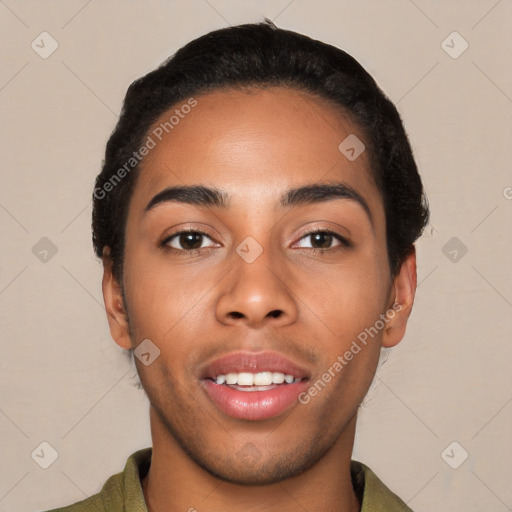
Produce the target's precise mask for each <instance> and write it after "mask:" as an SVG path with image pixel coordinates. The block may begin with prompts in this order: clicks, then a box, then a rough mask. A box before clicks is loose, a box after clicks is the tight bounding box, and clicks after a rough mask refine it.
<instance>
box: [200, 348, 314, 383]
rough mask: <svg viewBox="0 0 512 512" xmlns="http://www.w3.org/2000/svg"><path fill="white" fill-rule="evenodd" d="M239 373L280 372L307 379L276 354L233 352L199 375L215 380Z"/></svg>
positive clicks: (297, 367)
mask: <svg viewBox="0 0 512 512" xmlns="http://www.w3.org/2000/svg"><path fill="white" fill-rule="evenodd" d="M239 372H251V373H258V372H281V373H285V374H289V375H293V376H294V377H295V378H296V379H297V378H298V379H304V378H307V377H309V375H308V373H307V372H306V370H304V369H303V368H301V367H300V366H298V365H296V364H294V363H292V362H291V361H290V360H289V359H287V358H285V357H283V356H281V355H280V354H278V353H276V352H243V351H240V352H235V353H232V354H228V355H226V356H224V357H220V358H219V359H216V360H215V361H213V362H212V363H210V364H209V365H208V366H207V367H206V368H205V369H204V370H203V372H202V373H201V375H200V378H202V379H215V377H217V375H225V374H226V373H239Z"/></svg>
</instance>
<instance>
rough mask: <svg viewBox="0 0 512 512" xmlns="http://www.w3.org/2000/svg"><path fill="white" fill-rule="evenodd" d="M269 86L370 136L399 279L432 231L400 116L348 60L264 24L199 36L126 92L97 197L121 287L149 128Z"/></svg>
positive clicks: (98, 219) (100, 244)
mask: <svg viewBox="0 0 512 512" xmlns="http://www.w3.org/2000/svg"><path fill="white" fill-rule="evenodd" d="M270 86H283V87H290V88H294V89H297V90H301V91H306V92H309V93H312V94H314V95H316V96H319V97H321V98H323V99H327V100H330V102H331V103H332V104H333V105H335V106H337V107H339V108H340V110H341V111H342V112H344V114H345V115H347V116H349V118H350V119H351V120H353V121H355V122H356V124H357V125H358V126H359V127H360V128H361V129H362V130H363V132H364V134H365V137H366V139H365V145H366V150H367V151H368V154H369V156H370V163H371V164H370V167H371V172H372V176H373V178H374V180H375V183H376V185H377V187H378V189H379V191H380V193H381V195H382V198H383V203H384V209H385V215H386V237H387V250H388V259H389V266H390V272H391V274H392V275H395V274H396V273H397V272H398V270H399V268H400V265H401V263H402V262H403V260H404V258H405V257H406V256H407V255H408V254H409V253H410V252H411V251H412V250H413V248H414V246H413V243H414V242H415V241H416V239H417V238H418V237H419V236H420V235H421V233H422V231H423V229H424V228H425V226H426V224H427V222H428V218H429V209H428V204H427V199H426V196H425V193H424V191H423V185H422V182H421V178H420V176H419V174H418V170H417V167H416V163H415V161H414V157H413V154H412V149H411V146H410V144H409V140H408V138H407V135H406V133H405V130H404V127H403V125H402V121H401V119H400V115H399V114H398V112H397V109H396V108H395V106H394V105H393V103H392V102H391V101H390V100H389V99H388V98H387V96H386V95H385V94H384V93H383V92H382V91H381V89H380V88H379V87H378V86H377V84H376V82H375V80H374V79H373V78H372V77H371V76H370V75H369V74H368V73H367V72H366V70H365V69H364V68H363V67H362V66H361V65H360V64H359V63H358V62H357V61H356V60H355V59H354V58H353V57H351V56H350V55H348V54H347V53H346V52H344V51H343V50H340V49H339V48H336V47H334V46H331V45H328V44H326V43H323V42H321V41H317V40H314V39H311V38H309V37H307V36H304V35H302V34H298V33H296V32H292V31H290V30H284V29H280V28H277V27H276V26H275V25H274V24H273V23H272V22H271V21H269V20H265V22H262V23H254V24H245V25H238V26H233V27H229V28H223V29H220V30H216V31H213V32H210V33H208V34H206V35H204V36H201V37H199V38H197V39H195V40H193V41H191V42H190V43H188V44H186V45H185V46H184V47H182V48H181V49H180V50H178V51H177V52H176V53H175V54H174V55H173V56H172V57H170V58H169V59H168V60H166V61H165V62H164V63H163V64H161V65H160V66H159V67H158V68H157V69H155V70H154V71H151V72H150V73H148V74H147V75H145V76H143V77H142V78H139V79H138V80H135V81H134V82H133V83H132V84H131V85H130V87H129V88H128V91H127V93H126V98H125V100H124V104H123V108H122V111H121V115H120V117H119V121H118V123H117V125H116V127H115V129H114V131H113V132H112V135H111V136H110V139H109V140H108V143H107V146H106V152H105V159H104V161H103V167H102V170H101V172H100V174H99V175H98V176H97V178H96V184H95V189H94V193H93V215H92V231H93V245H94V249H95V252H96V254H97V256H98V257H101V256H102V255H103V249H104V247H105V246H108V247H109V248H110V258H111V259H112V262H113V271H114V276H115V277H116V278H117V279H118V280H119V281H121V279H122V270H123V259H124V258H123V256H124V241H125V229H126V219H127V214H128V208H129V203H130V199H131V196H132V194H133V190H134V184H135V182H136V177H137V174H138V173H137V171H138V169H139V167H140V164H139V160H138V159H139V158H140V155H138V153H137V150H138V149H139V148H141V147H142V146H143V144H144V141H145V139H146V137H147V135H148V132H149V130H150V128H151V127H152V125H153V124H154V123H155V122H156V121H157V119H158V118H159V117H160V116H161V115H162V114H164V113H165V112H166V111H168V110H169V109H170V108H171V107H173V106H175V105H176V104H177V103H179V102H181V101H184V100H186V99H189V100H190V98H191V97H192V96H193V95H198V94H202V93H207V92H210V91H215V90H221V89H244V88H247V87H270ZM340 142H341V140H340ZM198 144H200V141H198ZM135 154H137V159H135V157H134V155H135ZM128 162H130V165H128V166H127V163H128ZM122 169H124V172H123V171H122Z"/></svg>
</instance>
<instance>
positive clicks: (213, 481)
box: [142, 407, 360, 512]
mask: <svg viewBox="0 0 512 512" xmlns="http://www.w3.org/2000/svg"><path fill="white" fill-rule="evenodd" d="M150 419H151V435H152V439H153V454H152V459H151V467H150V469H149V472H148V474H147V475H146V477H145V478H144V479H143V480H142V489H143V492H144V497H145V500H146V504H147V507H148V511H149V512H166V511H169V510H183V511H189V512H194V511H195V512H197V511H199V512H200V511H202V510H208V512H226V511H231V510H243V509H244V508H246V509H247V510H251V511H253V512H259V511H262V512H263V511H264V512H274V511H275V512H277V511H279V512H288V511H290V512H291V511H293V512H296V511H297V510H298V509H299V510H322V511H325V512H357V511H359V510H360V503H359V502H358V499H357V497H356V494H355V492H354V489H353V487H352V480H351V475H350V457H351V453H352V447H353V442H354V435H355V423H356V417H355V416H354V417H353V418H352V419H351V420H350V421H349V423H348V424H347V425H346V427H345V429H344V431H343V432H342V434H341V435H340V437H339V438H338V440H337V441H336V443H335V444H334V446H332V447H331V449H330V450H329V451H328V452H327V453H326V454H325V455H324V456H323V457H322V459H320V460H319V461H318V462H317V463H316V464H315V465H314V466H313V467H311V468H309V469H308V470H306V471H304V472H303V473H301V474H300V475H298V476H295V477H292V478H288V479H286V480H282V481H281V482H278V483H275V484H270V485H258V486H245V485H237V484H232V483H229V482H225V481H223V480H220V479H218V478H216V477H214V476H212V475H211V474H209V473H208V472H207V471H205V470H204V469H203V468H201V467H200V466H198V465H197V464H196V463H195V462H194V461H193V460H191V459H190V457H189V456H188V455H187V454H186V453H185V452H184V451H183V450H182V449H181V447H180V446H179V444H178V443H177V442H176V440H175V439H174V438H172V436H170V434H169V433H168V431H167V429H166V428H165V427H164V426H163V425H162V423H161V422H160V420H159V418H158V415H157V414H156V413H155V411H154V410H153V408H152V407H151V411H150Z"/></svg>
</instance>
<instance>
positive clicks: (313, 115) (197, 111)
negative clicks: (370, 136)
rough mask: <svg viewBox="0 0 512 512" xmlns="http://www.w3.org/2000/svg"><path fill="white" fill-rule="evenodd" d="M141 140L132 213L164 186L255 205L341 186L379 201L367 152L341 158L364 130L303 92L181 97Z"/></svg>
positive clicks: (279, 89) (225, 92)
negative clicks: (287, 192) (147, 146)
mask: <svg viewBox="0 0 512 512" xmlns="http://www.w3.org/2000/svg"><path fill="white" fill-rule="evenodd" d="M190 105H193V107H190ZM148 137H149V138H151V140H152V143H154V147H153V148H152V149H151V151H150V152H149V154H148V155H147V156H146V157H145V159H144V161H143V163H142V166H141V170H140V174H139V177H138V179H137V186H136V189H135V193H134V197H133V202H134V203H138V202H140V204H139V207H143V204H142V202H143V201H144V200H148V198H150V196H152V195H154V194H155V193H158V192H159V191H160V190H162V189H164V188H165V187H169V186H171V185H188V184H205V185H213V186H215V187H217V188H222V189H225V190H226V191H228V192H229V195H230V196H232V198H233V200H234V201H235V202H236V201H240V202H241V201H248V200H253V201H256V202H258V203H259V204H260V205H261V204H262V203H263V202H267V201H268V202H269V204H270V203H272V202H273V201H276V200H277V197H278V195H280V193H281V191H282V190H283V189H288V188H293V187H296V186H300V185H304V184H309V183H318V182H332V181H343V182H347V183H348V184H349V185H350V186H352V187H353V188H355V189H356V190H360V191H364V193H365V195H366V196H370V197H367V199H368V202H370V203H371V202H377V203H378V202H379V201H380V195H379V193H378V191H377V189H376V187H375V185H374V181H373V178H372V175H371V172H370V166H369V156H368V155H367V153H366V151H363V152H362V153H361V154H360V155H359V156H358V157H357V158H356V159H352V158H348V157H347V156H353V153H350V152H349V153H347V152H346V149H347V144H345V143H344V141H346V140H348V141H349V144H348V149H349V150H350V149H351V146H352V147H354V148H355V150H356V151H358V152H359V151H360V150H361V148H362V147H363V144H364V140H365V136H364V133H363V131H362V130H361V128H360V127H359V126H358V125H357V124H356V123H354V122H353V121H351V120H350V119H349V118H348V117H347V116H346V115H344V114H343V113H342V111H341V108H339V107H337V106H335V105H334V104H333V103H331V102H329V101H328V100H324V99H322V98H319V97H317V96H315V95H313V94H311V93H308V92H304V91H299V90H295V89H290V88H285V87H271V88H266V89H254V88H253V89H248V90H245V91H240V90H222V91H215V92H211V93H207V94H203V95H199V96H196V97H194V98H193V99H192V100H191V99H190V98H186V99H184V100H183V101H182V102H179V103H177V104H176V105H174V106H173V107H172V108H171V109H169V110H168V111H167V112H165V113H164V114H163V115H162V116H160V118H159V119H158V120H157V122H155V123H154V125H153V126H152V127H151V129H150V130H149V132H148ZM347 138H348V139H347ZM358 141H359V142H358ZM354 142H355V143H356V146H354ZM358 143H359V144H360V145H359V146H357V144H358ZM340 144H341V149H340ZM152 145H153V144H152Z"/></svg>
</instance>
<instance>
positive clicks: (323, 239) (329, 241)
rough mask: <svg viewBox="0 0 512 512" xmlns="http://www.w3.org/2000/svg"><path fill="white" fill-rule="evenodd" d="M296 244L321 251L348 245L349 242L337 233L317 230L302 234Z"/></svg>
mask: <svg viewBox="0 0 512 512" xmlns="http://www.w3.org/2000/svg"><path fill="white" fill-rule="evenodd" d="M308 240H309V244H308ZM297 245H298V246H299V247H302V248H306V249H312V250H318V251H322V250H329V249H334V248H335V247H338V246H345V247H349V246H350V243H349V242H348V241H347V240H346V239H345V238H344V237H342V236H341V235H338V234H337V233H333V232H331V231H321V230H318V231H314V232H312V233H308V234H307V235H304V236H303V237H302V238H301V239H300V241H299V243H298V244H297Z"/></svg>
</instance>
